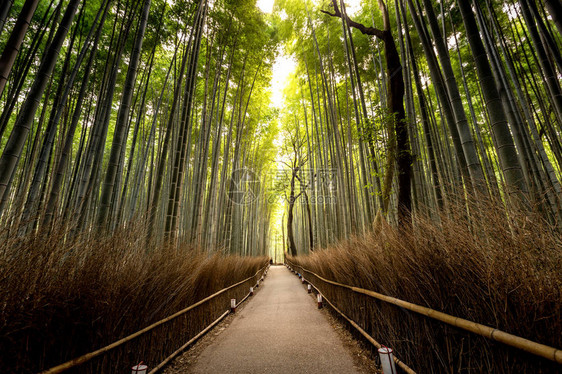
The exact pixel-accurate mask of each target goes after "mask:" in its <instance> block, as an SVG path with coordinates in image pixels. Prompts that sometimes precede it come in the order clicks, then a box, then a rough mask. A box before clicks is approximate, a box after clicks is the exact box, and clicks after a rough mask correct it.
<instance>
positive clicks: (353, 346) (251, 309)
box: [164, 266, 379, 374]
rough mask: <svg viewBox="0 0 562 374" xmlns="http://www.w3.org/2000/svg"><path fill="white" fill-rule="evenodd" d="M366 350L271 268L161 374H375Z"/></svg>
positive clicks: (279, 269) (292, 280) (285, 274)
mask: <svg viewBox="0 0 562 374" xmlns="http://www.w3.org/2000/svg"><path fill="white" fill-rule="evenodd" d="M369 355H370V353H369V352H368V351H367V350H366V349H364V348H362V347H361V345H360V343H359V342H357V341H356V340H355V339H354V338H353V337H352V336H351V334H350V333H349V332H348V331H347V329H346V328H345V327H343V326H342V325H341V324H340V323H339V322H338V321H337V320H336V319H335V318H334V317H332V316H331V314H330V313H329V312H328V311H327V310H326V309H322V310H318V309H317V305H316V300H315V299H314V298H313V297H311V296H310V295H308V294H307V292H306V289H305V288H304V287H303V286H302V285H301V283H300V281H299V280H298V278H297V277H295V276H292V274H291V273H290V272H289V271H288V270H287V269H286V268H285V267H283V266H273V267H271V269H270V271H269V274H268V276H267V278H266V280H265V282H264V283H262V285H261V286H260V289H259V292H257V293H256V295H255V296H254V297H253V298H252V299H250V300H249V302H248V303H245V304H243V306H242V307H241V308H238V310H237V311H236V313H235V314H231V315H229V316H228V317H227V318H226V319H225V320H224V321H223V322H222V323H221V324H219V325H218V326H217V327H215V328H214V329H213V330H212V331H210V332H209V333H208V334H207V335H206V336H205V337H204V338H203V339H201V340H200V341H199V342H198V343H197V344H195V345H194V346H193V347H192V348H191V349H189V350H188V351H186V352H185V353H184V354H183V355H181V356H180V357H178V358H177V359H176V360H175V361H174V362H173V363H172V364H170V365H169V366H168V367H167V368H166V370H165V371H164V373H166V374H178V373H186V372H189V373H222V372H230V373H268V374H269V373H289V372H297V373H376V372H379V371H378V369H377V368H376V366H375V364H374V361H373V360H372V359H371V358H370V357H369Z"/></svg>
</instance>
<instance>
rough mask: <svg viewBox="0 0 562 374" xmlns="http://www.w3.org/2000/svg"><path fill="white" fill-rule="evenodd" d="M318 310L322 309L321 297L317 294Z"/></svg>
mask: <svg viewBox="0 0 562 374" xmlns="http://www.w3.org/2000/svg"><path fill="white" fill-rule="evenodd" d="M318 309H322V295H320V294H318Z"/></svg>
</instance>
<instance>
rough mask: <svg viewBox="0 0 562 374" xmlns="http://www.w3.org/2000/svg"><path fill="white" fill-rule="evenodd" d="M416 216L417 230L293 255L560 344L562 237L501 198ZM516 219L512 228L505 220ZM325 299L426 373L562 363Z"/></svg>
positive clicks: (353, 301) (363, 300)
mask: <svg viewBox="0 0 562 374" xmlns="http://www.w3.org/2000/svg"><path fill="white" fill-rule="evenodd" d="M470 208H471V209H470V211H471V214H470V219H469V218H468V216H467V213H466V209H464V208H463V207H462V205H458V206H456V207H450V209H449V210H448V211H447V212H446V213H443V214H441V215H440V217H439V219H440V222H441V223H440V224H436V223H435V217H434V218H433V219H429V218H427V217H417V218H416V219H415V229H414V230H413V232H402V231H399V230H396V229H393V228H392V227H390V226H388V225H383V227H382V228H380V230H379V231H378V232H377V233H370V234H368V235H365V236H363V237H355V238H352V239H350V240H347V241H344V242H341V243H338V244H336V245H333V246H331V247H330V248H328V249H326V250H321V251H316V252H314V253H313V254H311V255H310V256H301V257H294V258H289V259H290V261H292V262H294V263H297V264H299V265H301V266H303V267H304V268H307V269H310V270H312V271H314V272H316V273H318V274H320V275H322V276H323V277H325V278H327V279H331V280H335V281H337V282H340V283H344V284H349V285H355V286H358V287H362V288H366V289H370V290H374V291H377V292H380V293H383V294H386V295H390V296H394V297H397V298H400V299H403V300H407V301H410V302H413V303H416V304H420V305H424V306H427V307H430V308H433V309H436V310H439V311H443V312H445V313H449V314H452V315H455V316H458V317H462V318H466V319H469V320H471V321H475V322H479V323H482V324H485V325H489V326H493V327H496V328H499V329H501V330H504V331H507V332H509V333H512V334H515V335H518V336H521V337H524V338H527V339H530V340H533V341H536V342H539V343H543V344H547V345H550V346H553V347H557V348H561V347H562V303H561V300H562V270H561V269H562V245H561V234H560V231H558V230H557V229H556V228H555V227H552V226H550V225H549V224H547V223H546V222H545V221H543V220H542V219H541V218H540V214H534V213H530V212H528V211H526V212H512V211H511V212H507V211H506V210H505V209H504V208H503V206H502V204H501V203H500V202H497V201H487V202H482V201H479V202H475V201H472V202H471V203H470ZM507 216H509V222H508V220H507V218H506V217H507ZM313 278H314V277H311V281H312V282H313V283H315V284H317V285H318V286H319V288H320V289H321V290H322V292H323V293H325V294H326V297H328V298H329V299H331V300H333V301H335V303H336V305H338V307H341V309H342V310H343V312H344V313H346V314H347V315H348V316H350V317H351V318H352V319H354V320H355V321H357V322H358V323H359V324H360V325H361V326H362V327H364V328H365V329H366V330H367V331H368V332H369V333H370V334H371V335H372V336H373V337H374V338H375V339H376V340H377V341H379V342H380V343H382V344H385V345H387V346H390V347H393V348H394V349H395V352H396V353H397V355H398V356H399V357H400V359H402V360H403V361H405V362H406V364H407V365H409V366H410V367H412V368H413V369H414V370H416V371H418V372H420V373H430V372H434V373H441V372H447V373H460V372H462V373H465V372H470V373H481V372H488V373H492V372H493V373H515V372H517V373H523V372H528V373H547V372H548V373H554V372H559V370H560V365H558V364H555V363H553V362H551V361H548V360H546V359H542V358H539V357H535V356H532V355H530V354H527V353H525V352H522V351H520V350H517V349H514V348H509V347H505V346H504V345H501V344H499V343H496V342H492V341H490V340H487V339H485V338H483V337H480V336H475V335H473V334H470V333H467V332H463V331H461V330H458V329H456V328H453V327H450V326H446V325H444V324H442V323H440V322H437V321H432V320H429V319H428V318H426V317H422V316H420V315H417V314H415V313H413V312H409V311H406V310H402V309H400V308H398V307H395V306H393V305H389V304H385V303H384V302H382V301H378V300H375V299H371V298H368V297H366V296H362V295H358V294H354V293H351V292H350V291H344V290H342V289H341V288H337V287H334V286H328V285H326V284H324V283H322V282H321V281H320V280H318V279H313Z"/></svg>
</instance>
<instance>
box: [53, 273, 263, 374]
mask: <svg viewBox="0 0 562 374" xmlns="http://www.w3.org/2000/svg"><path fill="white" fill-rule="evenodd" d="M268 266H269V264H267V265H265V266H264V267H262V268H261V269H259V270H258V271H257V272H256V273H255V274H254V275H252V276H250V277H248V278H246V279H244V280H241V281H240V282H237V283H235V284H233V285H231V286H228V287H226V288H223V289H222V290H219V291H217V292H215V293H214V294H212V295H210V296H208V297H206V298H204V299H202V300H200V301H198V302H196V303H195V304H192V305H190V306H188V307H187V308H185V309H182V310H180V311H179V312H177V313H174V314H172V315H171V316H168V317H166V318H164V319H161V320H160V321H158V322H155V323H153V324H152V325H150V326H147V327H145V328H144V329H142V330H139V331H137V332H135V333H133V334H131V335H129V336H126V337H124V338H122V339H119V340H117V341H115V342H113V343H111V344H109V345H107V346H105V347H102V348H100V349H98V350H95V351H93V352H90V353H86V354H84V355H82V356H80V357H77V358H75V359H72V360H70V361H67V362H65V363H63V364H60V365H57V366H55V367H52V368H50V369H48V370H45V371H43V372H42V374H58V373H62V372H63V371H66V370H68V369H71V368H74V367H76V366H79V365H82V364H84V363H86V362H88V361H90V360H92V359H93V358H95V357H98V356H101V355H103V354H105V353H107V352H109V351H111V350H113V349H115V348H117V347H119V346H121V345H123V344H125V343H127V342H129V341H132V340H134V339H136V338H138V337H140V336H142V335H144V334H146V333H147V332H149V331H151V330H154V329H155V328H156V327H158V326H161V325H164V324H165V323H167V322H170V321H172V320H174V319H176V318H178V317H179V316H182V315H184V314H186V313H187V312H189V311H191V310H193V309H195V308H197V307H198V306H200V305H202V304H204V303H206V302H208V301H210V300H212V299H214V298H216V297H217V296H219V295H221V294H223V293H225V292H227V291H229V290H231V289H233V288H236V287H238V286H240V285H242V284H244V283H246V282H248V281H249V280H251V279H253V278H255V277H258V279H259V278H260V277H259V276H258V275H259V274H260V273H263V272H264V271H265V270H266V269H267V267H268ZM244 299H245V298H244ZM225 315H226V314H223V315H222V316H221V317H220V319H222V318H223V317H224V316H225ZM216 323H218V320H215V321H214V322H213V323H211V325H214V324H216ZM211 325H210V326H211ZM208 328H209V326H207V328H206V329H205V330H203V331H202V332H201V333H199V334H198V335H197V336H196V337H197V338H198V337H200V336H201V335H203V332H206V330H207V329H208ZM192 340H193V339H191V340H190V342H192ZM188 343H189V342H188ZM187 345H189V344H187ZM187 345H186V346H187ZM176 353H178V351H176V352H174V354H176Z"/></svg>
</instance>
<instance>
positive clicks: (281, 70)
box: [256, 0, 361, 108]
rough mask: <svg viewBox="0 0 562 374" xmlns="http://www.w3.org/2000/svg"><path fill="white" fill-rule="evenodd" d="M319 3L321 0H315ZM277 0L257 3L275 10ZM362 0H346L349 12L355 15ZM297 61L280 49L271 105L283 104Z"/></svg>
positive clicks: (275, 67)
mask: <svg viewBox="0 0 562 374" xmlns="http://www.w3.org/2000/svg"><path fill="white" fill-rule="evenodd" d="M313 1H314V2H316V3H318V2H320V1H321V0H313ZM274 2H275V0H257V2H256V5H257V7H258V8H260V9H261V11H262V12H264V13H271V12H272V11H273V3H274ZM360 3H361V0H345V4H346V9H347V13H348V14H349V15H350V16H353V15H354V14H355V13H356V12H357V11H358V10H359V8H360V6H361V4H360ZM295 67H296V61H295V60H294V59H293V58H292V57H291V56H288V55H286V54H285V51H284V50H281V51H279V55H278V56H277V58H276V60H275V62H274V64H273V77H272V79H271V105H272V106H274V107H277V108H281V107H282V106H283V89H284V88H285V85H286V84H287V81H288V78H289V76H290V75H291V73H292V72H293V71H294V70H295Z"/></svg>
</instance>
